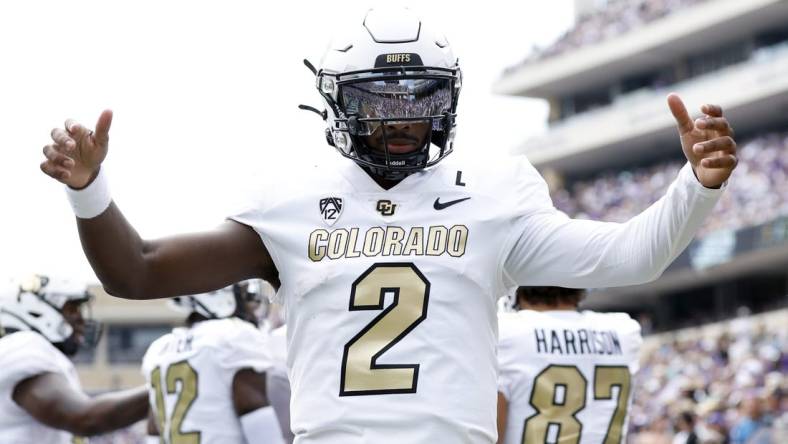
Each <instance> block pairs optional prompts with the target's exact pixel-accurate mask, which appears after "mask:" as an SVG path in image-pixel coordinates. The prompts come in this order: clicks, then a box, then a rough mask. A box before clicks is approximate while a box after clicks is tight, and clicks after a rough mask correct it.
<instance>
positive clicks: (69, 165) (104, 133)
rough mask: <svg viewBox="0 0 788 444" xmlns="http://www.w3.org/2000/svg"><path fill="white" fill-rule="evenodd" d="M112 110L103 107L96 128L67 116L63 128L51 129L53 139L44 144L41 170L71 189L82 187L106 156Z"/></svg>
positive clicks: (92, 177) (93, 176)
mask: <svg viewBox="0 0 788 444" xmlns="http://www.w3.org/2000/svg"><path fill="white" fill-rule="evenodd" d="M110 125H112V111H110V110H104V111H103V112H102V113H101V115H100V116H99V118H98V121H97V122H96V129H95V131H91V130H89V129H87V128H85V127H84V126H83V125H81V124H79V123H77V122H76V121H74V120H71V119H68V120H66V123H65V125H64V128H55V129H53V130H52V133H51V136H52V142H53V143H51V144H49V145H47V146H45V147H44V156H46V160H44V161H43V162H41V171H43V172H44V173H45V174H46V175H48V176H50V177H52V178H53V179H56V180H58V181H59V182H62V183H64V184H66V185H68V186H70V187H71V188H76V189H80V188H85V187H86V186H88V185H90V182H92V181H93V179H94V178H95V177H96V174H98V170H99V167H100V166H101V162H103V161H104V158H105V157H107V149H108V145H109V127H110Z"/></svg>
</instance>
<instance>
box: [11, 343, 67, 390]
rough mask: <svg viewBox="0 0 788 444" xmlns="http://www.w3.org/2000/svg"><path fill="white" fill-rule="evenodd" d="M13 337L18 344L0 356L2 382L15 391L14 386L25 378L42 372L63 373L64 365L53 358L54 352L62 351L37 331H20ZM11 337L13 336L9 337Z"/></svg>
mask: <svg viewBox="0 0 788 444" xmlns="http://www.w3.org/2000/svg"><path fill="white" fill-rule="evenodd" d="M14 335H23V336H18V337H15V338H13V339H15V340H17V344H15V345H14V347H13V348H11V350H10V351H9V352H7V353H5V355H4V356H0V369H2V374H3V377H2V378H0V384H2V385H4V386H6V387H7V388H9V389H10V391H9V393H10V392H13V388H14V387H16V385H17V384H19V383H20V382H22V381H23V380H25V379H27V378H30V377H32V376H36V375H40V374H42V373H58V374H63V369H62V367H60V366H58V363H57V360H56V359H53V357H52V354H53V353H60V352H59V351H58V350H57V349H55V348H54V347H53V346H52V344H50V343H49V342H48V341H47V340H46V339H44V338H43V337H42V336H40V335H39V334H37V333H30V332H19V333H14ZM9 339H11V338H9Z"/></svg>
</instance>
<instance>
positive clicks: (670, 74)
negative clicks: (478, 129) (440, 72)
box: [493, 0, 788, 330]
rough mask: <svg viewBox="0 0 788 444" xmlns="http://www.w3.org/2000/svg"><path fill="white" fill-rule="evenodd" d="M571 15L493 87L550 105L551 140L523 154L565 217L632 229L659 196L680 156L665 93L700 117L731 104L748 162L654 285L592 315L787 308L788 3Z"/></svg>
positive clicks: (674, 318)
mask: <svg viewBox="0 0 788 444" xmlns="http://www.w3.org/2000/svg"><path fill="white" fill-rule="evenodd" d="M575 7H576V8H575V9H576V14H577V19H576V23H575V25H574V27H573V28H572V29H570V30H568V31H567V32H566V33H565V34H564V35H563V36H562V37H560V38H559V39H558V41H556V42H555V43H554V44H552V45H551V46H549V47H547V48H544V49H541V50H536V51H535V52H534V53H533V54H531V55H530V56H528V57H527V58H526V59H525V60H524V61H523V62H521V63H520V64H518V65H516V66H513V67H510V68H508V69H506V70H505V72H504V73H503V74H502V76H501V77H500V78H499V80H498V81H497V82H496V83H495V85H494V87H493V89H494V91H495V92H497V93H500V94H506V95H512V96H523V97H530V98H540V99H544V100H546V101H547V103H548V104H549V117H548V120H549V121H548V126H547V129H546V130H545V132H544V133H543V134H539V135H536V136H534V137H531V138H528V139H527V140H524V141H523V142H522V143H521V144H520V145H519V146H517V147H516V149H515V150H514V151H515V153H516V154H525V155H527V156H528V158H529V159H530V161H531V162H532V163H533V164H534V165H535V166H536V167H537V169H539V170H540V171H541V172H542V173H543V175H544V176H545V177H546V179H547V180H548V184H549V185H550V186H551V193H552V194H553V196H554V200H555V201H556V205H557V207H558V208H559V209H562V210H565V211H566V212H567V213H569V214H570V216H575V217H584V216H588V217H591V218H594V219H599V218H601V219H606V220H626V219H627V218H628V217H629V216H631V215H634V214H636V213H637V212H639V211H642V210H643V209H645V208H646V206H647V205H649V204H650V203H652V201H653V200H655V199H656V198H658V197H659V196H661V195H662V194H663V193H664V189H665V188H666V187H667V185H668V184H669V183H670V181H671V180H672V179H673V177H675V173H677V172H678V167H679V166H680V165H681V162H682V160H683V159H684V158H683V156H682V153H681V147H680V145H679V142H678V137H677V131H676V125H675V121H674V120H673V117H672V115H671V114H670V112H669V110H668V108H667V105H666V102H665V97H666V95H667V93H668V92H670V91H675V92H677V93H679V95H680V96H681V97H682V98H683V99H684V101H685V103H686V104H687V107H688V109H689V110H690V113H691V114H694V116H697V115H698V111H697V109H698V108H699V106H700V105H701V104H702V103H707V102H708V101H711V102H713V103H718V104H720V105H722V106H723V108H724V110H725V115H726V116H727V117H728V119H729V120H730V122H732V125H733V126H734V127H735V131H736V140H737V142H738V145H739V154H740V164H739V167H738V169H737V171H735V172H734V175H733V176H732V179H731V180H730V185H729V187H728V188H729V189H728V190H726V194H728V195H729V196H725V198H724V200H723V201H722V202H721V203H720V205H719V206H721V207H723V208H721V209H719V211H715V213H714V215H713V216H712V218H714V219H715V220H714V221H710V222H709V224H707V226H706V227H705V229H704V230H703V231H702V232H701V234H700V235H699V236H698V238H696V239H695V240H694V241H693V242H692V243H691V244H690V246H689V247H688V248H687V250H686V251H684V253H682V254H681V255H680V256H679V257H678V258H677V260H676V261H675V262H674V263H673V264H672V265H671V266H670V267H669V268H668V269H667V270H666V271H665V272H664V273H663V275H662V276H661V277H660V278H659V279H658V280H656V281H655V282H652V283H649V284H646V285H640V286H634V287H624V288H617V289H596V290H594V291H592V292H591V294H590V296H589V298H588V300H587V301H586V302H585V307H588V308H593V309H609V310H624V311H629V312H630V313H633V314H635V315H637V316H639V317H641V318H642V319H649V320H650V321H651V322H653V325H654V327H655V328H657V329H659V330H666V329H674V328H677V327H680V326H688V325H694V324H697V323H699V322H704V321H711V320H719V319H724V318H729V317H732V316H733V315H734V314H735V313H736V311H737V310H739V312H741V311H742V310H744V311H749V312H759V311H765V310H769V309H773V308H777V307H781V306H785V305H788V298H787V297H786V295H787V294H788V205H787V204H786V195H788V182H786V181H785V180H784V178H785V175H786V171H787V170H788V149H786V145H788V132H787V131H786V130H788V118H786V116H788V26H786V23H788V2H787V1H781V0H753V1H746V2H745V1H738V0H705V1H703V0H671V1H668V0H665V1H659V0H657V1H650V0H649V1H646V0H639V1H607V2H604V1H602V2H600V1H590V0H576V1H575ZM693 111H695V113H693ZM765 145H768V146H767V147H765ZM773 145H776V146H773ZM766 148H768V149H766ZM762 153H765V154H762ZM775 153H776V154H775ZM765 157H768V159H764V158H765ZM745 161H747V162H745ZM661 165H667V166H666V167H664V168H663V167H661ZM665 168H667V170H666V171H668V172H669V173H671V174H672V175H671V176H670V177H668V178H667V180H665V178H663V177H662V175H663V174H662V173H663V170H665ZM758 169H766V171H758ZM644 184H645V185H647V187H646V188H648V187H653V188H655V189H654V190H644V189H643V188H644ZM611 187H612V188H615V187H624V188H628V190H625V191H621V192H620V193H619V194H616V191H615V190H612V191H611ZM609 194H612V196H610V195H609ZM644 195H645V196H644ZM583 198H585V199H586V200H591V201H593V200H595V199H597V200H600V201H601V202H596V203H594V202H591V203H592V205H591V206H592V207H593V206H594V205H598V207H597V208H591V209H592V210H598V211H590V210H589V208H588V206H589V205H585V207H584V206H583V204H582V202H581V203H580V204H578V201H579V200H582V199H583ZM562 199H563V200H566V201H567V202H568V204H567V205H563V206H562V205H561V201H562ZM759 203H760V204H759ZM608 216H610V217H608Z"/></svg>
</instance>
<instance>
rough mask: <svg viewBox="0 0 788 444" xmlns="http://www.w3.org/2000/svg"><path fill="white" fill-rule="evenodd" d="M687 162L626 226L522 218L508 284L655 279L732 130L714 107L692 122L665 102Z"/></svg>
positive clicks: (709, 198) (702, 201)
mask: <svg viewBox="0 0 788 444" xmlns="http://www.w3.org/2000/svg"><path fill="white" fill-rule="evenodd" d="M668 105H669V107H670V110H671V112H672V113H673V116H674V118H675V119H676V122H677V125H678V128H679V135H680V138H681V144H682V148H683V150H684V154H685V155H686V157H687V159H688V161H689V162H688V164H687V165H686V166H685V167H684V168H683V169H682V170H681V171H680V172H679V176H678V178H677V179H676V180H675V181H674V182H673V184H671V186H670V188H669V189H668V191H667V193H666V194H665V196H663V197H662V198H661V199H660V200H659V201H657V202H656V203H654V204H653V205H651V206H650V207H649V208H648V209H646V210H645V211H644V212H642V213H640V214H639V215H637V216H635V217H633V218H632V219H630V220H629V221H628V222H626V223H622V224H619V223H607V222H596V221H586V220H572V219H569V218H568V217H566V216H565V215H564V214H563V213H560V212H558V211H556V210H554V209H552V210H545V211H541V212H536V213H534V214H532V215H530V216H527V217H525V218H524V219H523V220H522V221H521V223H522V226H523V231H522V234H521V235H520V237H519V238H518V239H517V240H516V241H515V243H514V247H513V248H512V250H511V251H510V254H509V256H508V257H507V259H506V263H505V266H504V270H505V272H506V273H507V275H508V278H509V279H508V281H509V282H508V283H510V284H518V285H558V286H564V287H575V288H586V287H613V286H622V285H634V284H640V283H644V282H648V281H651V280H654V279H656V278H657V277H659V276H660V274H661V273H662V272H663V271H664V270H665V268H667V266H668V265H670V263H671V262H672V261H673V260H674V259H675V258H676V257H677V256H678V255H679V254H680V253H681V252H682V251H683V250H684V248H686V247H687V245H688V244H689V242H690V241H691V240H692V238H693V236H694V235H695V233H696V232H697V230H698V228H699V227H700V226H701V224H702V223H703V221H704V220H705V218H706V217H707V216H708V215H709V214H710V213H711V211H712V209H713V208H714V205H715V204H716V202H717V200H718V198H719V196H720V193H721V190H719V189H715V188H720V187H721V186H722V184H723V183H724V182H725V181H727V180H728V177H729V176H730V174H731V173H732V171H733V169H734V168H735V166H736V162H737V159H736V143H735V142H734V140H733V138H732V133H733V130H732V129H731V128H730V126H729V125H728V122H727V120H726V119H725V118H724V117H723V116H722V109H721V108H720V107H719V106H716V105H704V106H703V107H702V108H701V111H702V112H703V113H704V114H705V117H703V118H701V119H698V120H696V121H694V122H693V121H692V120H691V119H690V117H689V114H688V113H687V110H686V108H685V107H684V104H683V103H682V102H681V99H679V97H678V96H676V95H670V96H669V97H668Z"/></svg>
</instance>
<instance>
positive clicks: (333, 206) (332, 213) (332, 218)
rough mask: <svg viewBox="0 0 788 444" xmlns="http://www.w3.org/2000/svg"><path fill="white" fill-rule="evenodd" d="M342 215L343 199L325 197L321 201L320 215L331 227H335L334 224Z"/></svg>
mask: <svg viewBox="0 0 788 444" xmlns="http://www.w3.org/2000/svg"><path fill="white" fill-rule="evenodd" d="M340 214H342V198H341V197H325V198H323V199H320V215H321V216H323V222H325V223H326V224H328V225H329V226H331V225H334V222H336V221H337V219H339V215H340Z"/></svg>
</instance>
